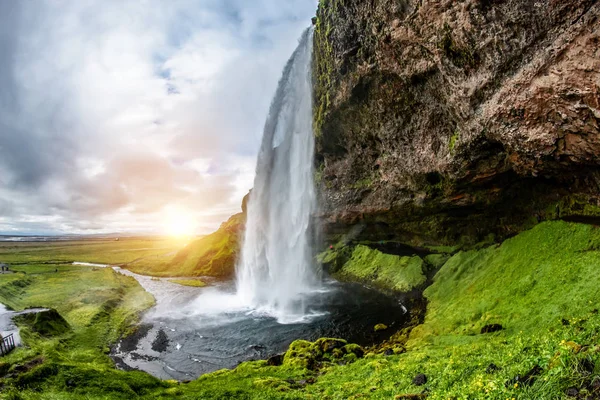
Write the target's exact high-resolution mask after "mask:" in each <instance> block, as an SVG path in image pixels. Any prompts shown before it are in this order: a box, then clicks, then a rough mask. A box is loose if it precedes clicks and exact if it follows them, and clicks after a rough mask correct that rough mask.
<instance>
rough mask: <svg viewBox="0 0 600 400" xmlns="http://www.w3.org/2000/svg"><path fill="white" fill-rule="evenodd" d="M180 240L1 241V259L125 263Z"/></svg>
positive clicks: (174, 247)
mask: <svg viewBox="0 0 600 400" xmlns="http://www.w3.org/2000/svg"><path fill="white" fill-rule="evenodd" d="M181 246H182V243H181V241H180V240H177V239H166V238H121V239H120V240H118V241H117V240H114V239H87V240H73V241H65V242H24V243H22V242H0V262H5V263H8V264H13V266H15V267H16V266H17V264H35V263H38V264H41V263H50V264H67V263H72V262H73V261H81V262H89V263H97V264H125V263H129V262H132V261H134V260H136V259H141V258H145V257H151V256H156V255H160V254H165V253H170V252H173V251H176V250H178V249H180V248H181Z"/></svg>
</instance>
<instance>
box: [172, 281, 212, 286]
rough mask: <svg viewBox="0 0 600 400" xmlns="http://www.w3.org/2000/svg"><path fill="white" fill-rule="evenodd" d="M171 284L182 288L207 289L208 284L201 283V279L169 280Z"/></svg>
mask: <svg viewBox="0 0 600 400" xmlns="http://www.w3.org/2000/svg"><path fill="white" fill-rule="evenodd" d="M169 282H171V283H176V284H177V285H181V286H191V287H205V286H206V282H204V281H201V280H200V279H169Z"/></svg>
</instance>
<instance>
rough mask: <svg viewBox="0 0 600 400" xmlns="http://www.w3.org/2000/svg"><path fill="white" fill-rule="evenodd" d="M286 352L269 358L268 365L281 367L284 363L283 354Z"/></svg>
mask: <svg viewBox="0 0 600 400" xmlns="http://www.w3.org/2000/svg"><path fill="white" fill-rule="evenodd" d="M284 355H285V354H276V355H274V356H271V357H269V358H268V359H267V365H268V366H270V367H279V366H280V365H281V364H283V356H284Z"/></svg>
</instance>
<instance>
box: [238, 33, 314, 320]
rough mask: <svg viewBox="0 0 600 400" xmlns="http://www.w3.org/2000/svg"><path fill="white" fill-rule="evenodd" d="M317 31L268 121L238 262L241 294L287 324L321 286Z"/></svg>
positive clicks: (302, 47) (304, 44) (295, 61)
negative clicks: (316, 234) (314, 240)
mask: <svg viewBox="0 0 600 400" xmlns="http://www.w3.org/2000/svg"><path fill="white" fill-rule="evenodd" d="M312 36H313V32H312V29H307V30H306V31H305V32H304V34H303V35H302V37H301V39H300V44H299V46H298V48H297V49H296V51H294V54H293V55H292V57H291V58H290V60H289V61H288V63H287V65H286V67H285V69H284V71H283V75H282V77H281V80H280V81H279V86H278V88H277V92H276V93H275V97H274V99H273V102H272V104H271V109H270V111H269V116H268V118H267V122H266V124H265V128H264V133H263V140H262V145H261V149H260V153H259V155H258V162H257V166H256V178H255V180H254V188H253V190H252V193H251V194H250V201H249V203H248V217H247V218H248V220H247V223H246V232H245V237H244V244H243V248H242V254H241V258H240V261H239V262H238V265H237V290H238V295H239V296H240V297H241V298H242V299H243V301H244V302H245V303H246V304H249V305H250V306H252V307H253V308H254V309H257V310H260V311H264V312H267V313H269V314H271V315H273V316H275V317H276V318H277V319H278V320H279V321H280V322H282V323H286V322H294V321H298V320H302V319H303V318H304V317H305V316H306V314H307V312H308V311H309V310H306V309H305V304H304V299H305V298H306V295H307V294H309V293H311V292H314V291H315V290H316V289H318V288H319V274H318V271H317V270H316V266H315V264H314V262H313V253H312V248H311V233H310V230H311V227H310V218H311V214H313V211H314V210H315V206H316V201H315V188H314V183H313V152H314V138H313V130H312V71H311V61H312V58H311V57H312Z"/></svg>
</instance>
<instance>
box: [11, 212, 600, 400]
mask: <svg viewBox="0 0 600 400" xmlns="http://www.w3.org/2000/svg"><path fill="white" fill-rule="evenodd" d="M599 268H600V230H598V229H597V228H594V227H591V226H588V225H579V224H570V223H565V222H547V223H543V224H540V225H538V226H537V227H536V228H534V229H533V230H531V231H528V232H524V233H522V234H520V235H518V236H516V237H514V238H512V239H510V240H507V241H506V242H504V243H503V244H502V245H501V246H494V247H490V248H486V249H483V250H479V251H471V252H461V253H458V254H456V255H454V256H453V257H452V258H451V259H450V260H449V261H448V262H447V263H446V264H445V265H444V266H443V267H442V268H441V269H440V271H439V272H438V274H437V275H436V277H435V279H434V283H433V284H432V285H431V286H430V287H429V288H428V289H427V290H426V291H425V296H426V297H427V298H428V299H429V302H430V303H429V306H428V312H427V315H426V319H425V322H424V324H422V325H421V326H419V327H417V328H416V329H415V330H413V332H412V333H411V336H410V340H409V342H408V343H407V347H408V348H409V351H407V352H406V353H404V354H400V355H392V356H387V357H385V356H381V355H367V357H365V358H363V359H360V360H358V361H357V362H355V363H352V364H350V365H345V366H340V365H337V364H331V365H328V366H326V367H325V368H324V369H322V370H321V371H320V372H319V373H318V374H316V373H315V372H314V371H311V370H307V369H303V368H301V367H298V366H294V365H288V366H285V365H284V366H282V367H268V366H266V364H265V362H264V361H259V362H253V363H246V364H243V365H242V366H240V367H238V368H237V369H236V370H234V371H231V372H230V371H221V372H217V373H213V374H210V375H206V376H204V377H202V378H200V379H199V380H197V381H194V382H192V383H189V384H187V385H185V384H181V385H177V384H175V383H172V384H170V383H162V384H161V385H159V384H157V383H156V382H155V381H154V380H150V379H149V378H148V379H149V381H148V382H149V385H150V386H149V387H148V388H143V389H142V388H139V389H137V390H138V391H139V393H138V392H136V393H138V394H139V395H141V396H142V397H147V398H170V397H171V396H172V395H175V394H178V395H179V398H185V399H196V398H202V399H213V398H214V399H222V398H229V399H249V398H255V399H280V398H289V399H299V398H313V399H352V398H374V399H390V398H391V399H393V398H395V397H396V396H398V397H397V398H402V397H401V396H403V395H406V394H410V393H421V392H422V391H423V390H424V388H427V390H428V397H427V398H428V399H484V398H486V399H487V398H489V399H507V398H508V399H513V398H514V399H563V398H566V394H565V393H566V391H567V389H568V388H570V387H574V388H576V389H577V390H579V391H580V392H581V391H583V392H584V391H586V390H587V391H588V392H589V393H591V391H592V386H591V381H592V378H593V377H594V376H596V375H598V374H600V368H599V367H600V316H599V314H598V312H597V310H596V308H598V306H599V303H600V291H599V290H598V289H597V288H598V287H600V273H599V272H600V270H599ZM0 279H1V278H0ZM27 290H29V289H27ZM73 296H75V294H74V293H73ZM65 311H66V310H65ZM67 315H68V312H67ZM67 319H69V318H67ZM69 322H71V321H69ZM488 323H500V324H502V325H503V326H504V327H505V329H504V330H502V331H500V332H497V333H492V334H485V335H481V334H479V330H480V328H481V326H483V325H484V324H488ZM27 351H28V350H21V352H27ZM33 351H35V350H29V352H33ZM73 351H75V350H73ZM59 353H60V352H59ZM11 357H12V356H11ZM491 363H494V364H495V365H496V366H497V367H498V369H489V368H488V366H489V365H490V364H491ZM94 365H95V364H94V363H91V364H90V367H89V368H92V369H93V368H95V366H94ZM102 365H105V364H102ZM536 365H537V366H539V367H541V369H542V371H541V374H540V375H539V377H537V379H536V380H535V381H534V382H532V383H530V384H524V383H523V382H522V381H515V380H514V378H515V377H516V376H521V377H522V376H523V375H525V374H526V373H527V372H528V371H530V370H531V369H532V368H533V367H534V366H536ZM590 369H591V371H590ZM93 371H96V370H95V369H93ZM99 371H101V372H93V373H91V372H90V375H89V379H91V380H94V381H95V380H96V379H105V376H106V377H110V385H112V386H116V385H125V386H124V387H125V388H127V387H128V388H130V389H131V384H130V383H127V382H128V381H127V380H128V379H133V378H131V375H129V374H125V373H116V372H108V371H112V370H110V369H106V367H104V366H103V367H102V368H100V370H99ZM418 373H425V374H426V375H427V377H428V382H427V384H426V385H425V386H421V387H417V386H415V385H413V384H412V380H413V378H414V377H415V375H416V374H418ZM61 374H62V372H61V373H59V374H58V375H56V376H54V377H53V378H50V379H48V380H45V379H41V378H38V379H37V380H33V381H32V383H31V389H28V390H23V391H22V392H21V393H20V395H21V396H23V398H29V399H34V398H35V399H38V398H56V399H58V398H61V399H62V398H65V399H66V398H77V397H73V395H72V394H71V393H70V392H69V390H68V388H66V387H65V383H64V379H65V377H64V375H61ZM95 374H96V375H95ZM97 374H99V375H100V377H98V376H97ZM103 374H107V375H103ZM140 376H141V375H140ZM310 377H313V378H314V379H315V380H316V382H315V383H314V384H308V385H306V386H304V385H302V384H294V383H291V382H298V381H302V380H306V379H307V378H310ZM106 379H108V378H106ZM137 379H138V378H136V380H137ZM139 379H141V378H139ZM288 380H290V381H289V382H288ZM152 382H154V383H152ZM9 383H11V384H12V382H9ZM112 386H111V387H112ZM36 387H37V388H39V389H41V390H42V392H41V393H43V395H42V396H41V397H40V392H35V391H33V389H34V388H36ZM78 390H79V391H80V392H79V393H80V394H86V395H87V396H88V397H87V398H94V399H95V398H117V397H119V396H121V395H120V394H119V393H117V392H115V391H114V390H113V391H111V392H102V391H99V389H98V387H97V386H94V384H91V385H90V386H89V388H87V389H86V387H85V386H81V387H79V388H78ZM127 390H129V389H127ZM131 390H133V389H131ZM134 392H135V390H134ZM102 393H107V397H102ZM585 396H587V394H585V395H582V396H581V397H580V398H585ZM595 396H597V395H595ZM124 397H125V395H123V397H122V398H124ZM592 398H597V397H592Z"/></svg>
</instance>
